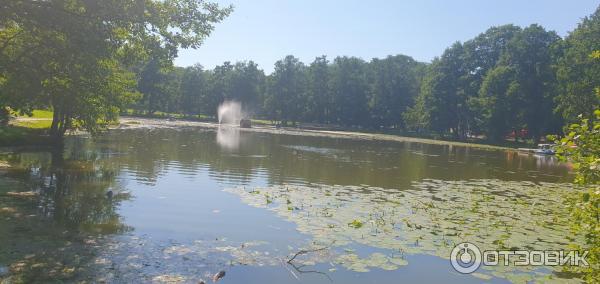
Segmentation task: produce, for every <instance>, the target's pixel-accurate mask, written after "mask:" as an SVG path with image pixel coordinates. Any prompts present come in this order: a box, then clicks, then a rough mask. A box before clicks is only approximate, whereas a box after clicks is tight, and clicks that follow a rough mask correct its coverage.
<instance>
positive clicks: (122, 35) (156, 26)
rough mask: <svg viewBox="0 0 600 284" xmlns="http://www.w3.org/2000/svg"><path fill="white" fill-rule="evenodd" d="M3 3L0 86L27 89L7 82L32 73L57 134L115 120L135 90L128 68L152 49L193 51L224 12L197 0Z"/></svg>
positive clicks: (169, 54) (19, 91) (170, 54)
mask: <svg viewBox="0 0 600 284" xmlns="http://www.w3.org/2000/svg"><path fill="white" fill-rule="evenodd" d="M8 2H9V3H3V7H2V8H3V9H2V12H1V13H2V19H1V20H0V26H1V27H2V29H1V30H0V38H1V39H4V40H3V42H2V44H1V45H0V46H2V48H1V49H0V53H2V56H1V57H0V58H2V59H0V60H2V62H3V66H5V67H4V68H3V70H2V75H1V76H2V77H3V78H9V79H2V81H4V82H2V85H3V86H2V89H3V90H6V88H7V86H8V87H9V88H10V90H9V91H8V92H5V91H3V94H10V95H12V96H18V95H19V94H23V93H25V92H27V91H30V90H31V88H30V85H29V84H11V83H8V84H7V83H6V82H7V81H14V80H13V78H23V77H27V76H29V77H33V79H35V80H34V81H32V83H31V85H33V86H36V87H39V88H35V90H36V92H35V93H34V94H35V97H36V98H38V99H37V100H34V101H40V102H46V103H48V104H50V105H51V106H52V109H53V111H54V118H53V124H52V128H51V134H52V135H53V136H54V137H57V138H60V137H62V136H63V134H64V132H65V131H66V130H67V129H69V128H72V127H75V126H80V127H84V128H85V129H87V130H89V131H92V132H93V131H95V130H97V129H98V128H99V127H100V126H102V125H103V124H104V123H98V122H105V121H106V120H114V119H116V112H117V111H118V109H119V108H120V107H122V106H123V101H126V99H125V98H127V97H129V95H128V94H131V93H132V91H133V89H134V88H133V87H134V84H133V83H132V81H131V80H130V77H131V75H127V73H128V71H127V68H126V67H127V66H128V65H130V64H133V63H134V62H138V61H139V59H141V58H144V57H147V56H148V55H149V54H154V53H161V54H164V55H165V57H166V58H168V59H171V60H172V58H174V57H175V56H176V54H177V49H178V48H197V47H198V46H199V45H200V44H201V42H202V40H203V39H204V38H205V37H206V36H208V34H209V33H210V32H211V31H212V29H213V26H212V24H214V23H216V22H219V21H221V20H222V19H223V18H224V17H225V16H227V15H228V14H229V13H230V11H231V8H225V9H221V8H219V7H218V6H217V5H216V4H214V3H209V2H205V1H202V0H174V1H158V0H131V1H125V0H120V1H92V0H73V1H61V0H49V1H35V0H17V1H8ZM21 38H26V39H27V41H23V40H21ZM9 101H19V100H18V99H12V98H11V99H10V100H9ZM15 106H16V107H17V108H23V109H27V108H30V106H29V105H28V104H25V105H19V104H15Z"/></svg>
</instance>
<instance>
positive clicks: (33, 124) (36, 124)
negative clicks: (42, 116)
mask: <svg viewBox="0 0 600 284" xmlns="http://www.w3.org/2000/svg"><path fill="white" fill-rule="evenodd" d="M12 125H14V126H18V127H23V128H29V129H48V128H50V126H51V125H52V120H29V121H15V122H13V123H12Z"/></svg>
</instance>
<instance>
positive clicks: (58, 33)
mask: <svg viewBox="0 0 600 284" xmlns="http://www.w3.org/2000/svg"><path fill="white" fill-rule="evenodd" d="M113 2H114V3H113ZM2 5H3V6H2V9H0V67H1V69H0V106H8V107H10V108H12V109H13V110H17V111H20V112H25V113H27V112H30V111H31V110H32V109H34V108H50V109H52V110H53V111H54V116H55V117H54V120H53V125H52V131H51V132H52V133H53V134H54V135H55V136H62V134H63V133H64V132H65V131H66V130H67V129H69V128H74V127H83V128H86V129H87V130H90V131H94V130H96V129H98V128H100V127H101V126H103V125H105V124H106V123H108V122H110V121H113V120H115V119H116V118H117V114H118V113H119V112H125V111H126V110H128V109H133V110H134V111H136V112H142V113H149V114H152V113H155V112H157V111H161V112H168V113H182V114H186V115H188V116H194V115H199V114H202V115H208V116H213V117H214V116H215V114H216V110H217V107H218V105H219V104H220V103H222V102H223V101H225V100H236V101H240V102H242V104H243V107H244V110H245V112H246V113H248V114H249V115H250V116H252V117H254V118H263V119H270V120H274V121H278V122H281V123H283V124H289V123H292V124H295V123H296V122H314V123H323V124H335V125H341V126H346V127H360V128H369V129H394V130H399V131H412V132H417V133H421V134H432V133H436V134H438V135H443V136H446V137H448V138H454V139H462V140H464V139H467V138H469V137H475V136H477V137H485V138H487V139H490V140H494V141H499V140H503V139H505V138H506V137H507V135H514V137H517V136H521V137H523V138H532V139H533V140H538V139H540V138H541V137H543V136H544V135H545V134H549V133H558V132H560V131H561V127H562V125H564V124H565V123H569V122H572V121H576V120H577V117H578V116H579V115H583V116H585V117H592V113H593V110H594V109H595V108H597V106H598V105H599V99H598V98H597V97H596V96H595V95H594V88H595V87H597V86H599V85H600V68H599V67H598V65H597V64H594V62H593V58H592V57H591V56H590V54H591V53H592V52H593V51H595V50H600V10H597V11H596V12H595V13H594V14H592V15H591V16H589V17H586V18H584V19H583V20H582V22H581V23H580V24H579V25H578V27H577V28H576V29H575V30H574V31H572V32H571V33H570V34H569V35H568V36H567V37H566V38H564V39H563V38H561V37H559V36H558V35H557V34H556V33H555V32H553V31H548V30H546V29H544V28H543V27H541V26H539V25H531V26H528V27H525V28H521V27H518V26H514V25H504V26H498V27H492V28H490V29H488V30H487V31H485V32H483V33H482V34H480V35H478V36H477V37H475V38H473V39H471V40H468V41H466V42H462V43H461V42H456V43H454V44H453V45H452V46H450V47H449V48H447V49H446V50H445V51H444V53H443V54H442V55H441V56H440V57H437V58H435V59H434V60H433V62H431V63H422V62H418V61H416V60H414V59H412V58H411V57H409V56H405V55H396V56H388V57H387V58H383V59H372V60H370V61H365V60H363V59H360V58H356V57H345V56H344V57H336V58H333V59H328V58H326V57H324V56H322V57H317V58H315V59H314V61H313V62H311V63H308V64H305V63H303V62H301V61H300V60H299V59H298V58H295V57H294V56H287V57H285V58H283V59H281V60H279V61H277V62H276V63H275V68H274V71H273V73H272V74H265V73H264V72H263V70H261V69H260V68H259V67H258V65H257V64H256V63H254V62H252V61H247V62H238V63H235V64H233V63H230V62H225V63H224V64H222V65H220V66H217V67H215V68H214V69H212V70H205V69H204V68H203V67H202V66H200V65H195V66H192V67H187V68H182V67H175V66H173V63H172V61H173V59H174V58H175V57H176V55H177V50H178V49H179V48H195V47H198V46H199V44H200V43H201V42H202V39H203V38H205V37H206V36H207V35H208V34H209V33H210V32H211V31H212V24H214V23H216V22H219V21H220V20H222V19H223V18H224V17H226V16H227V15H228V14H229V12H230V11H231V9H230V8H225V9H222V8H220V7H218V6H217V5H215V4H213V3H209V2H205V1H202V0H178V1H142V0H119V1H111V2H110V3H104V2H102V1H100V2H98V1H92V0H72V1H62V0H49V1H34V0H16V1H9V2H8V3H5V4H2ZM2 109H4V108H2Z"/></svg>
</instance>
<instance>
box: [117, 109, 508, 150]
mask: <svg viewBox="0 0 600 284" xmlns="http://www.w3.org/2000/svg"><path fill="white" fill-rule="evenodd" d="M177 127H201V128H208V129H218V128H219V127H220V125H219V124H218V123H214V122H200V121H193V120H183V119H177V120H168V119H163V118H145V117H134V116H121V117H120V119H119V126H117V127H111V128H110V129H135V128H177ZM227 127H232V128H238V129H240V131H248V132H262V133H273V134H285V135H302V136H318V137H332V138H344V139H355V140H370V141H391V142H408V143H424V144H431V145H450V146H459V147H471V148H478V149H490V150H504V151H515V152H516V151H518V150H517V149H516V148H510V147H505V146H496V145H488V144H479V143H469V142H458V141H447V140H435V139H428V138H416V137H408V136H399V135H393V134H377V133H366V132H358V131H343V130H315V129H303V128H295V127H281V128H275V127H274V126H266V125H261V124H258V125H253V126H252V128H239V127H237V126H233V125H232V126H227Z"/></svg>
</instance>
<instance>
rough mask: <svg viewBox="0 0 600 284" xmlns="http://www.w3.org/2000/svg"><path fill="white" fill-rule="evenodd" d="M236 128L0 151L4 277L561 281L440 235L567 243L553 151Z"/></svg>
mask: <svg viewBox="0 0 600 284" xmlns="http://www.w3.org/2000/svg"><path fill="white" fill-rule="evenodd" d="M275 132H276V131H252V130H240V129H237V128H221V129H212V128H200V127H178V128H137V129H117V130H111V131H108V132H106V133H103V134H101V135H100V136H98V137H95V138H93V139H92V138H90V137H87V136H84V135H83V136H70V137H68V138H67V139H66V142H65V147H64V149H62V150H52V151H50V150H48V149H29V150H18V151H17V150H10V149H5V150H2V151H1V153H0V161H4V162H2V164H0V243H1V244H2V245H1V246H0V279H1V278H3V277H4V278H5V279H8V280H11V281H13V282H17V283H18V282H28V283H30V282H49V281H53V282H61V281H62V282H76V281H89V282H108V283H129V282H168V283H173V282H182V283H199V281H201V280H204V281H206V282H207V283H208V282H212V278H213V275H214V274H215V273H217V272H219V271H224V272H225V273H226V274H225V276H224V277H223V278H222V279H221V280H220V281H219V282H220V283H361V284H362V283H398V282H406V283H441V282H443V283H480V282H490V283H505V282H525V281H545V282H551V281H556V282H566V281H575V282H576V279H568V274H566V273H563V272H562V270H561V268H553V267H530V266H527V267H514V266H510V267H504V266H497V267H482V268H480V269H479V270H478V271H477V272H476V273H473V274H460V273H458V272H456V271H454V269H453V268H452V266H451V265H450V261H449V256H450V252H451V250H452V248H453V247H454V246H455V245H456V244H457V243H460V242H463V241H468V242H472V243H474V244H476V245H477V246H478V247H479V248H480V249H482V250H491V249H500V248H504V249H543V250H549V249H565V248H567V247H568V243H569V242H571V241H573V238H574V237H573V236H571V235H570V233H569V227H568V222H567V221H566V220H567V217H568V210H567V209H566V208H565V206H564V204H565V193H568V192H569V191H572V190H573V187H572V186H571V185H570V184H569V183H568V182H569V181H570V180H572V176H571V175H570V173H569V168H568V167H567V165H565V164H561V163H558V162H557V161H556V160H555V159H554V158H553V157H545V156H533V155H523V154H519V153H516V152H512V151H504V150H494V149H478V148H468V147H462V146H452V145H436V144H427V143H419V142H394V141H377V140H364V139H363V140H358V139H346V138H340V137H327V136H323V135H289V134H286V133H285V132H284V133H275Z"/></svg>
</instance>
